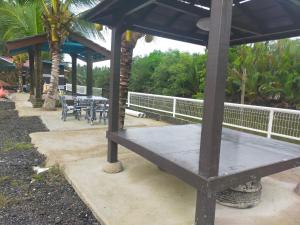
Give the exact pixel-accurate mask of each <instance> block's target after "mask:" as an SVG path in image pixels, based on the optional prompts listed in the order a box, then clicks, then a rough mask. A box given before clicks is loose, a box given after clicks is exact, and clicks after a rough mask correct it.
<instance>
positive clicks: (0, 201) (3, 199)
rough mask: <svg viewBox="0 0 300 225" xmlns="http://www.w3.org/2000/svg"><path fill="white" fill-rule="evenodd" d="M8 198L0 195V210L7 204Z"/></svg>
mask: <svg viewBox="0 0 300 225" xmlns="http://www.w3.org/2000/svg"><path fill="white" fill-rule="evenodd" d="M9 202H10V201H9V198H8V197H6V196H5V195H3V194H0V208H4V207H5V206H7V205H8V203H9Z"/></svg>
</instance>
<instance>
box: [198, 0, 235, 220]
mask: <svg viewBox="0 0 300 225" xmlns="http://www.w3.org/2000/svg"><path fill="white" fill-rule="evenodd" d="M231 20H232V0H212V5H211V21H210V27H211V29H210V32H209V40H208V60H207V67H206V71H207V72H206V81H205V91H204V113H203V122H202V132H201V141H200V143H201V144H200V158H199V175H201V176H204V177H206V178H209V177H215V176H218V173H219V160H220V147H221V136H222V122H223V115H224V99H225V86H226V73H227V62H228V50H229V42H230V33H231ZM215 209H216V197H215V194H214V193H212V192H211V191H210V188H209V185H206V186H203V188H200V189H198V192H197V205H196V216H195V221H196V222H195V224H196V225H214V221H215Z"/></svg>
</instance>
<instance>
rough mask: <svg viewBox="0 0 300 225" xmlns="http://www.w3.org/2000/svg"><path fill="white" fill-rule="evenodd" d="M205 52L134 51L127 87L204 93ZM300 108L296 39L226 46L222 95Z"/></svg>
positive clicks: (184, 94)
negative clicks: (142, 53)
mask: <svg viewBox="0 0 300 225" xmlns="http://www.w3.org/2000/svg"><path fill="white" fill-rule="evenodd" d="M206 60H207V54H206V53H205V54H202V55H201V54H193V55H191V54H188V53H180V52H178V51H168V52H164V53H163V52H160V51H155V52H153V53H151V54H150V55H148V56H145V57H136V58H135V59H134V62H133V65H132V74H131V79H130V84H129V90H130V91H137V92H145V93H153V94H162V95H171V96H180V97H193V98H203V92H204V82H205V74H206V67H205V65H206ZM243 72H244V73H246V81H245V82H246V83H245V86H246V89H245V90H246V91H245V103H248V104H257V105H267V106H277V107H289V108H300V40H291V39H285V40H279V41H273V42H265V43H257V44H251V45H243V46H237V47H233V48H231V49H230V52H229V65H228V76H227V86H226V100H227V101H230V102H240V101H241V86H242V79H243Z"/></svg>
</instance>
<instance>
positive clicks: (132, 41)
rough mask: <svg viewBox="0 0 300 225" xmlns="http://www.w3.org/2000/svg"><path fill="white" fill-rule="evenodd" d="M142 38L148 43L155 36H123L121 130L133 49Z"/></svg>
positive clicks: (129, 32) (131, 33)
mask: <svg viewBox="0 0 300 225" xmlns="http://www.w3.org/2000/svg"><path fill="white" fill-rule="evenodd" d="M142 37H144V38H145V41H146V42H148V43H149V42H151V41H152V40H153V36H151V35H145V34H142V33H138V32H131V31H126V32H125V33H124V34H123V36H122V43H121V67H120V109H119V117H120V118H119V121H120V124H119V128H120V129H123V127H124V122H125V108H126V100H127V95H128V81H129V78H130V75H131V66H132V57H133V49H134V48H135V46H136V44H137V42H138V40H139V39H141V38H142Z"/></svg>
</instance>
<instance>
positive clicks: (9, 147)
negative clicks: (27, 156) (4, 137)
mask: <svg viewBox="0 0 300 225" xmlns="http://www.w3.org/2000/svg"><path fill="white" fill-rule="evenodd" d="M32 148H33V145H32V144H31V143H26V142H18V143H13V142H6V143H5V144H4V146H3V147H2V148H1V149H0V150H1V151H2V152H10V151H26V150H30V149H32Z"/></svg>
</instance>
